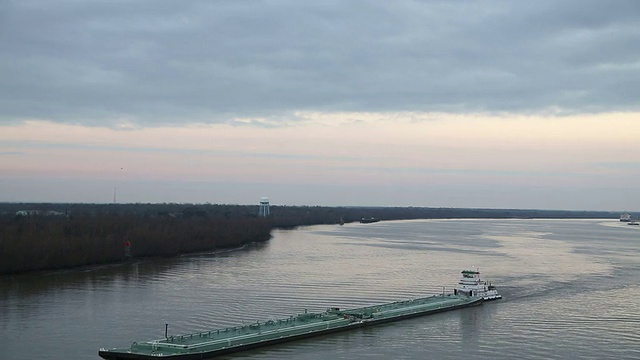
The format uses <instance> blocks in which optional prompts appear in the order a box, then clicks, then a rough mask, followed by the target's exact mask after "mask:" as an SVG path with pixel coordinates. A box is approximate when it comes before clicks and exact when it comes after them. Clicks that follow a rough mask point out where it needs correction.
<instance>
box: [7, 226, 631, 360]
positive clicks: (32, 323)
mask: <svg viewBox="0 0 640 360" xmlns="http://www.w3.org/2000/svg"><path fill="white" fill-rule="evenodd" d="M134 246H135V244H134ZM470 266H478V267H479V268H480V270H481V271H482V272H483V274H484V276H485V277H487V278H489V279H490V280H492V282H493V283H494V284H496V285H498V287H499V290H500V291H501V292H502V294H503V296H504V299H503V300H501V301H498V302H492V303H486V304H484V305H483V306H480V307H475V308H470V309H463V310H458V311H452V312H447V313H442V314H436V315H433V316H428V317H422V318H416V319H411V320H406V321H402V322H397V323H392V324H387V325H383V326H379V327H373V328H366V329H358V330H354V331H350V332H344V333H338V334H333V335H329V336H324V337H320V338H315V339H308V340H302V341H297V342H293V343H289V344H283V345H277V346H273V347H268V348H264V349H260V350H254V351H250V352H245V353H239V354H238V355H236V356H235V357H233V358H239V359H425V358H429V359H461V358H475V359H513V358H516V357H519V358H525V359H569V358H578V359H640V229H638V228H637V227H634V226H628V225H625V224H623V223H620V222H618V221H615V220H421V221H397V222H380V223H375V224H347V225H345V226H314V227H308V228H303V229H298V230H291V231H275V232H274V233H273V239H272V240H270V241H269V242H268V243H266V244H261V245H256V246H253V247H251V248H249V249H245V250H240V251H231V252H226V253H219V254H200V255H197V256H185V257H180V258H174V259H154V260H143V261H139V262H136V263H132V264H121V265H115V266H106V267H101V268H92V269H85V270H81V271H78V270H73V271H63V272H52V273H44V274H37V275H27V276H15V277H4V278H0V359H4V360H14V359H16V360H17V359H53V360H57V359H65V360H66V359H98V356H97V351H98V349H99V348H100V347H115V346H128V345H129V344H130V343H131V342H132V341H134V340H136V341H142V340H152V339H158V338H162V337H163V336H164V326H165V325H164V324H165V323H168V324H169V333H170V334H181V333H187V332H193V331H199V330H205V329H210V328H217V327H226V326H230V325H236V324H241V323H242V322H245V323H249V322H255V321H257V320H266V319H270V318H280V317H288V316H289V315H292V314H295V313H298V312H302V311H303V310H304V309H308V310H309V311H323V310H324V309H326V308H327V307H330V306H338V307H357V306H364V305H372V304H376V303H380V302H387V301H393V300H401V299H407V298H412V297H419V296H426V295H432V294H436V293H441V292H442V291H443V287H445V290H451V289H452V287H453V286H454V285H455V283H456V281H457V279H458V275H459V272H460V270H462V269H463V268H465V267H470ZM229 358H231V357H226V358H225V359H229Z"/></svg>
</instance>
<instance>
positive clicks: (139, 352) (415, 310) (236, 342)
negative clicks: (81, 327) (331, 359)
mask: <svg viewBox="0 0 640 360" xmlns="http://www.w3.org/2000/svg"><path fill="white" fill-rule="evenodd" d="M481 301H482V299H478V298H469V297H466V296H456V295H447V296H442V295H437V296H432V297H427V298H420V299H414V300H406V301H397V302H392V303H387V304H382V305H375V306H367V307H361V308H356V309H346V310H340V309H338V308H332V309H329V310H327V311H326V312H323V313H303V314H299V315H297V316H290V317H289V318H286V319H279V320H268V321H265V322H256V323H253V324H249V325H242V326H235V327H229V328H224V329H216V330H209V331H203V332H196V333H192V334H186V335H173V336H168V337H167V338H163V339H159V340H153V341H147V342H141V343H136V342H134V343H133V344H132V345H131V347H130V348H126V349H123V348H120V349H117V348H116V349H108V350H107V349H101V350H100V356H102V357H105V358H114V359H119V358H151V357H153V358H158V357H159V358H162V357H167V358H177V357H180V356H184V355H188V354H200V353H209V354H215V353H217V352H230V351H229V350H230V349H232V348H243V347H249V346H251V347H256V344H261V343H271V342H282V341H286V339H294V338H301V337H306V336H310V335H311V334H320V333H329V332H334V331H341V330H346V329H348V328H352V327H359V326H364V325H368V324H373V323H378V322H388V321H393V320H395V319H400V318H405V317H411V316H418V315H422V314H425V315H426V314H428V313H432V312H438V311H444V310H448V309H453V308H457V307H462V306H468V305H469V304H470V303H474V302H478V303H480V302H481ZM109 354H114V356H113V357H108V356H109ZM123 354H124V355H126V356H122V355H123ZM103 355H104V356H103Z"/></svg>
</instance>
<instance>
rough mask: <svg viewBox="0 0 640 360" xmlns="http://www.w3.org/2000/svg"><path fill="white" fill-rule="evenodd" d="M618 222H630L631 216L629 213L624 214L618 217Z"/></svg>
mask: <svg viewBox="0 0 640 360" xmlns="http://www.w3.org/2000/svg"><path fill="white" fill-rule="evenodd" d="M620 221H624V222H629V221H631V215H630V214H629V213H624V214H622V215H620Z"/></svg>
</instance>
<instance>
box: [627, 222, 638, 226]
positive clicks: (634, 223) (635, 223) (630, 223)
mask: <svg viewBox="0 0 640 360" xmlns="http://www.w3.org/2000/svg"><path fill="white" fill-rule="evenodd" d="M627 225H640V223H637V222H635V221H629V222H628V223H627Z"/></svg>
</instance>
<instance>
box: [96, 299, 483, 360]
mask: <svg viewBox="0 0 640 360" xmlns="http://www.w3.org/2000/svg"><path fill="white" fill-rule="evenodd" d="M482 302H483V299H482V298H476V299H470V300H468V301H466V302H461V303H457V304H453V305H446V306H442V307H438V308H433V309H428V310H418V311H415V312H408V313H403V314H400V315H397V316H387V317H380V318H367V319H362V320H359V321H355V322H351V323H349V324H345V325H342V326H337V327H333V328H326V329H319V330H310V331H309V332H306V333H301V334H295V335H287V336H281V337H275V338H270V339H263V340H260V341H255V342H249V343H246V344H241V345H234V346H230V347H226V348H221V349H215V350H210V351H202V352H194V353H177V354H166V355H164V354H157V353H156V354H144V353H135V352H128V351H122V350H117V349H112V350H106V349H101V350H100V351H99V352H98V355H99V356H100V357H102V358H103V359H107V360H132V359H133V360H151V359H156V360H157V359H166V360H178V359H179V360H204V359H211V358H214V357H216V356H221V355H226V354H231V353H236V352H240V351H246V350H252V349H257V348H262V347H266V346H271V345H275V344H281V343H285V342H290V341H295V340H300V339H305V338H311V337H317V336H322V335H326V334H332V333H337V332H342V331H347V330H350V329H355V328H362V327H366V326H374V325H379V324H384V323H390V322H395V321H399V320H403V319H408V318H414V317H420V316H426V315H431V314H436V313H441V312H445V311H451V310H456V309H461V308H466V307H471V306H477V305H481V304H482ZM370 308H374V307H370ZM362 309H368V308H362ZM355 310H360V309H355ZM352 311H353V310H352ZM347 312H349V311H347Z"/></svg>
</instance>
